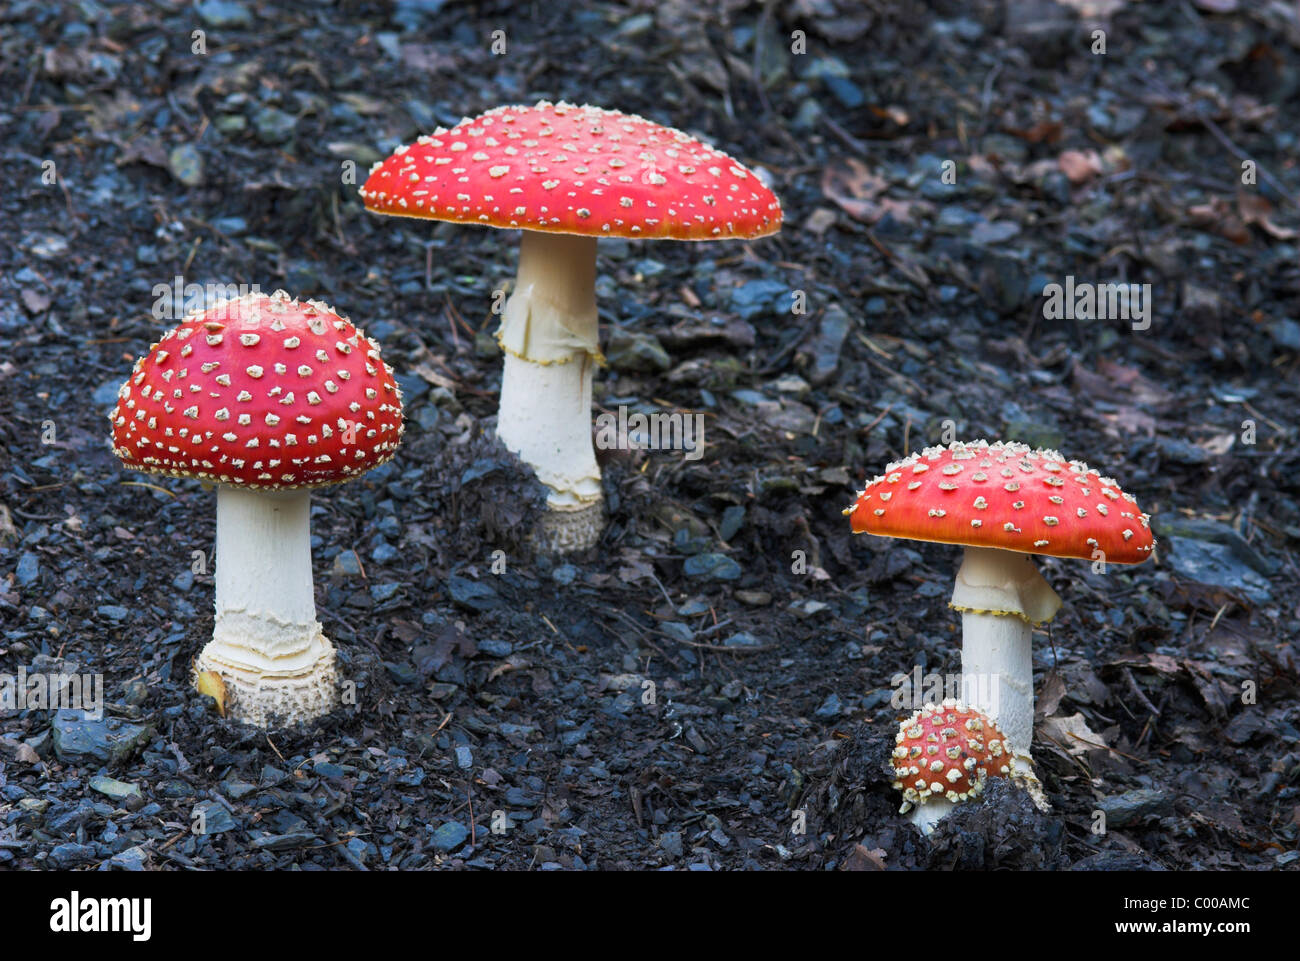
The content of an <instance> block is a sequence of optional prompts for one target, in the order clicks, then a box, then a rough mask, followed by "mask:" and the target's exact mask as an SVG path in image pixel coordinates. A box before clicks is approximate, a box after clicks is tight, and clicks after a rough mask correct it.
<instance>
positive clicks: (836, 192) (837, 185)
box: [822, 157, 889, 224]
mask: <svg viewBox="0 0 1300 961" xmlns="http://www.w3.org/2000/svg"><path fill="white" fill-rule="evenodd" d="M888 186H889V184H888V183H887V182H886V181H885V179H884V178H883V177H880V176H877V175H876V174H874V173H872V172H871V170H870V168H868V167H867V165H866V164H864V163H863V162H862V161H861V160H858V159H857V158H855V157H841V158H839V159H838V160H833V161H831V162H830V163H829V164H827V165H826V169H825V170H823V171H822V193H823V194H824V195H825V196H826V199H828V200H830V201H833V202H834V203H835V204H836V206H838V207H839V208H840V209H841V210H843V211H844V212H845V213H846V214H848V215H849V216H850V217H852V218H853V219H854V220H861V221H862V222H863V223H868V224H874V223H875V222H876V221H877V220H879V219H880V218H881V217H883V216H884V215H885V211H884V209H883V208H882V207H881V205H880V204H877V203H875V199H876V197H878V196H879V195H880V194H881V193H882V192H884V190H885V188H887V187H888Z"/></svg>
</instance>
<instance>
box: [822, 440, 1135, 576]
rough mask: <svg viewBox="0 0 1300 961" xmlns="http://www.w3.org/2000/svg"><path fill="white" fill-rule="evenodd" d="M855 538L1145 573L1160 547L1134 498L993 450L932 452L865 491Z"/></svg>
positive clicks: (1024, 451) (1055, 460) (1032, 458)
mask: <svg viewBox="0 0 1300 961" xmlns="http://www.w3.org/2000/svg"><path fill="white" fill-rule="evenodd" d="M844 513H846V514H848V515H849V520H850V522H851V523H852V525H853V532H854V533H855V534H861V533H863V532H866V533H869V534H880V535H884V536H886V537H902V538H906V539H909V540H916V541H936V542H938V543H942V544H963V545H965V546H968V547H996V548H1001V549H1003V550H1008V551H1020V552H1022V553H1025V554H1048V555H1051V556H1053V557H1078V558H1092V557H1093V556H1094V553H1093V552H1094V551H1096V550H1101V551H1102V552H1103V554H1104V555H1105V559H1106V561H1107V562H1108V563H1114V564H1139V563H1141V562H1142V561H1144V560H1146V559H1147V557H1149V556H1150V554H1151V550H1152V548H1153V547H1154V546H1155V539H1154V538H1153V537H1152V535H1151V527H1150V524H1149V520H1150V518H1149V516H1148V515H1146V514H1143V513H1142V512H1141V511H1140V510H1139V509H1138V506H1137V501H1136V500H1135V499H1134V497H1133V495H1131V494H1125V493H1124V492H1123V491H1122V490H1120V489H1119V484H1117V483H1116V482H1115V481H1113V480H1111V479H1110V478H1109V477H1102V476H1101V475H1100V474H1099V473H1097V471H1095V470H1092V469H1091V468H1089V467H1088V465H1087V464H1084V463H1081V462H1079V461H1074V460H1071V461H1067V460H1066V459H1065V458H1064V457H1062V456H1061V455H1060V454H1058V453H1057V452H1056V451H1052V450H1041V449H1038V450H1031V449H1030V448H1029V447H1028V446H1026V445H1025V444H1014V443H1003V442H1001V441H998V442H997V443H993V444H990V443H989V442H988V441H972V442H970V443H962V442H960V441H959V442H957V443H954V444H950V445H949V446H947V447H927V448H926V449H925V450H923V451H921V453H919V454H913V455H912V456H911V457H908V458H907V459H905V460H901V461H898V462H897V463H893V464H890V465H889V467H887V468H886V469H885V473H884V474H883V475H882V476H880V477H876V478H874V479H872V480H871V481H868V482H867V485H866V487H865V488H863V489H862V490H861V491H860V492H859V493H858V498H857V501H856V502H855V503H854V504H853V506H852V507H850V508H849V509H848V510H846V511H845V512H844Z"/></svg>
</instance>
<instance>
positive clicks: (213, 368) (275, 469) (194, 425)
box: [109, 291, 403, 727]
mask: <svg viewBox="0 0 1300 961" xmlns="http://www.w3.org/2000/svg"><path fill="white" fill-rule="evenodd" d="M117 396H118V401H117V404H116V405H115V406H114V407H113V410H112V413H111V414H110V415H109V419H110V420H111V422H112V425H113V435H112V440H113V452H114V453H115V454H116V455H117V456H118V457H119V458H120V459H121V461H122V463H123V464H124V465H125V466H126V467H128V468H130V469H131V470H139V471H146V472H149V473H155V474H167V475H168V476H171V477H194V478H198V479H200V480H204V481H208V482H211V483H215V484H217V485H218V487H217V550H216V595H217V596H216V620H215V624H214V628H213V632H212V640H211V641H210V642H209V643H208V644H207V646H206V647H204V649H203V653H202V654H201V655H200V656H199V658H198V661H197V662H196V664H195V674H196V677H201V676H202V675H204V674H207V673H209V672H212V673H215V674H217V675H218V676H219V677H220V678H221V680H222V681H223V682H224V684H225V688H226V691H227V695H228V701H227V709H228V714H229V715H230V716H232V717H234V718H235V719H237V720H241V721H245V722H247V723H250V724H255V725H259V726H262V727H266V726H269V725H270V724H271V723H273V722H277V721H284V722H287V723H294V722H299V721H307V720H311V719H312V718H314V717H317V716H319V715H321V714H325V713H327V712H328V711H329V710H331V709H332V708H333V706H334V704H335V702H336V700H337V692H336V683H335V671H334V647H333V645H332V644H331V643H330V642H329V639H328V638H326V637H325V635H324V634H323V633H322V631H321V625H320V622H319V621H317V620H316V601H315V597H314V595H313V592H312V573H311V530H310V524H311V520H310V515H311V489H312V488H313V487H322V486H325V485H328V484H338V483H341V482H343V481H346V480H349V479H351V478H353V477H356V476H357V475H359V474H362V473H364V472H365V471H367V470H369V469H370V468H372V467H376V466H378V465H379V464H382V463H384V462H385V461H386V460H388V459H389V458H390V457H392V456H393V452H394V451H396V450H397V445H398V442H399V440H400V438H401V436H402V431H403V423H402V398H401V392H400V391H399V390H398V388H397V384H396V382H395V381H394V379H393V372H392V370H391V369H390V368H389V367H388V365H387V364H385V363H384V362H383V360H381V359H380V356H379V345H378V344H376V343H375V342H374V341H373V340H370V339H369V338H367V337H366V336H365V334H363V333H362V332H361V331H360V330H358V329H357V328H356V327H354V326H353V325H352V323H351V322H350V321H349V320H347V319H346V318H344V317H340V316H339V315H338V314H337V313H335V312H334V310H333V309H332V308H331V307H329V306H328V305H326V304H323V303H321V302H319V301H314V300H309V301H306V302H305V303H299V302H298V301H297V300H291V299H290V298H289V295H288V294H286V293H285V292H284V291H276V292H275V294H274V295H273V296H270V297H268V296H266V295H265V294H262V293H253V294H248V295H246V296H244V297H240V298H238V299H235V300H227V301H224V302H222V303H219V304H215V305H213V306H212V307H209V308H208V309H206V310H203V311H200V312H196V313H194V314H191V315H190V316H189V317H187V318H186V319H185V320H184V321H182V322H181V324H180V325H179V326H177V327H175V328H174V329H172V330H169V331H168V332H167V333H166V334H164V335H163V336H162V339H161V340H159V342H158V343H156V344H154V345H153V346H152V347H151V348H150V349H149V353H148V354H147V355H146V356H144V357H141V358H140V359H139V360H137V361H136V363H135V369H134V370H133V371H132V373H131V376H130V378H128V380H127V382H126V383H125V384H123V385H122V388H121V390H119V391H118V395H117Z"/></svg>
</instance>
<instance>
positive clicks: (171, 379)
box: [109, 291, 403, 490]
mask: <svg viewBox="0 0 1300 961" xmlns="http://www.w3.org/2000/svg"><path fill="white" fill-rule="evenodd" d="M117 397H118V400H117V404H116V405H115V406H114V407H113V410H112V412H111V413H110V414H109V419H110V421H111V422H112V425H113V452H114V453H115V454H116V455H117V456H118V457H119V458H120V459H121V461H122V463H123V464H124V465H125V466H126V467H128V468H130V469H132V470H139V471H146V472H149V473H156V474H167V475H170V476H172V477H197V478H200V479H202V480H207V481H212V482H214V483H221V484H234V485H238V486H240V487H247V488H252V489H271V490H276V489H288V488H300V487H318V486H322V485H325V484H336V483H339V482H341V481H345V480H347V479H349V478H351V477H355V476H356V475H358V474H361V473H363V472H365V471H367V470H370V468H372V467H377V466H378V465H380V464H382V463H383V462H384V461H386V460H388V459H389V458H390V457H392V456H393V453H394V451H396V450H397V445H398V442H399V441H400V439H401V436H402V431H403V422H402V396H401V392H400V391H399V390H398V388H397V384H396V382H395V381H394V379H393V372H392V370H391V369H390V368H389V367H388V365H387V364H385V363H384V362H383V360H382V359H381V358H380V356H379V345H378V344H377V343H375V342H374V341H373V340H370V339H369V338H368V337H366V336H365V334H364V333H362V332H361V331H360V330H358V329H357V328H356V327H354V326H353V325H352V323H351V321H349V320H348V319H347V318H345V317H340V316H339V315H338V314H337V313H335V311H334V310H333V309H332V308H331V307H329V306H328V305H327V304H324V303H321V302H320V301H316V300H308V301H304V302H301V303H300V302H299V301H297V300H294V299H291V298H290V297H289V295H288V294H286V293H285V292H284V291H276V292H275V294H273V295H272V296H269V297H268V296H267V295H266V294H263V293H260V292H259V293H252V294H248V295H245V296H243V297H240V298H237V299H234V300H227V301H224V302H222V303H219V304H215V305H213V306H212V307H209V308H208V309H206V310H203V311H200V312H197V313H194V314H191V315H190V316H189V317H187V318H186V319H185V320H184V321H183V322H182V323H181V324H180V325H179V326H177V327H175V328H174V329H172V330H169V331H168V332H167V333H166V334H164V335H163V337H162V339H161V340H160V341H159V342H158V343H156V344H154V345H153V347H151V348H150V350H149V353H148V354H146V355H145V356H144V357H141V358H140V359H139V360H137V361H136V364H135V369H134V370H133V371H132V373H131V376H130V378H129V379H128V380H127V382H126V383H125V384H123V385H122V389H121V390H119V391H118V394H117Z"/></svg>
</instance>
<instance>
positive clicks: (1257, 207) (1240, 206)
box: [1237, 190, 1300, 240]
mask: <svg viewBox="0 0 1300 961" xmlns="http://www.w3.org/2000/svg"><path fill="white" fill-rule="evenodd" d="M1237 210H1238V212H1239V213H1240V214H1241V219H1242V221H1243V222H1244V223H1245V224H1247V225H1251V224H1253V225H1254V226H1256V227H1258V228H1259V229H1260V230H1262V231H1264V233H1266V234H1268V235H1269V236H1270V237H1272V238H1273V239H1274V240H1294V239H1295V238H1296V237H1297V236H1300V233H1297V231H1294V230H1292V229H1290V228H1289V227H1279V226H1278V225H1277V224H1275V223H1273V221H1272V220H1270V219H1269V217H1270V215H1271V214H1272V213H1273V205H1272V204H1271V203H1269V201H1268V200H1267V198H1265V197H1261V196H1260V195H1259V194H1253V193H1249V192H1248V191H1245V190H1239V191H1237Z"/></svg>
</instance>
